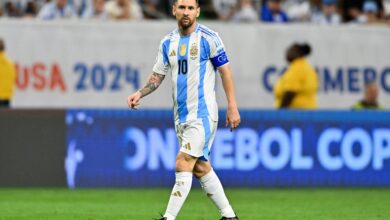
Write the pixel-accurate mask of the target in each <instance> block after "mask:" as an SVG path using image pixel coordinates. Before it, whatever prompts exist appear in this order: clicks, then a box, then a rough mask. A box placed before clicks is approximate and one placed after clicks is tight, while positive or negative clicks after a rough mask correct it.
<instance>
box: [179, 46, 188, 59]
mask: <svg viewBox="0 0 390 220" xmlns="http://www.w3.org/2000/svg"><path fill="white" fill-rule="evenodd" d="M179 53H180V56H185V55H186V53H187V45H186V44H181V45H180V51H179Z"/></svg>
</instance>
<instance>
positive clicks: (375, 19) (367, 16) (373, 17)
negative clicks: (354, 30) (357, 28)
mask: <svg viewBox="0 0 390 220" xmlns="http://www.w3.org/2000/svg"><path fill="white" fill-rule="evenodd" d="M378 11H379V7H378V5H377V4H376V2H374V1H365V2H364V4H363V14H361V15H360V16H359V17H358V19H357V20H356V22H358V23H363V24H373V23H381V22H382V21H383V20H382V19H380V18H379V16H378V15H379V14H378Z"/></svg>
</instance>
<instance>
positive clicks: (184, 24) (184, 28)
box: [179, 18, 194, 30]
mask: <svg viewBox="0 0 390 220" xmlns="http://www.w3.org/2000/svg"><path fill="white" fill-rule="evenodd" d="M193 23H194V21H193V20H191V19H190V18H188V23H184V18H182V19H181V20H180V21H179V25H180V27H181V28H182V29H183V30H186V29H188V28H189V27H191V26H192V24H193Z"/></svg>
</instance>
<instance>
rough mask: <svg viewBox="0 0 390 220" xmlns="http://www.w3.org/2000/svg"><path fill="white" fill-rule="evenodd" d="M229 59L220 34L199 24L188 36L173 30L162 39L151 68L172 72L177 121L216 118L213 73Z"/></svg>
mask: <svg viewBox="0 0 390 220" xmlns="http://www.w3.org/2000/svg"><path fill="white" fill-rule="evenodd" d="M228 62H229V61H228V58H227V56H226V53H225V48H224V45H223V43H222V41H221V38H220V37H219V36H218V34H217V33H216V32H214V31H212V30H210V29H209V28H207V27H205V26H203V25H201V24H197V26H196V28H195V31H194V32H193V33H192V34H191V35H189V36H180V34H179V31H178V30H175V31H173V32H171V33H170V34H168V35H167V36H166V37H165V38H164V39H163V40H162V41H161V44H160V47H159V52H158V55H157V59H156V64H155V65H154V67H153V72H155V73H158V74H162V75H166V74H167V73H169V72H171V75H172V85H173V86H172V87H173V88H172V89H173V103H174V113H175V122H176V123H184V122H187V121H191V120H196V119H198V118H204V117H211V119H213V120H215V121H217V120H218V106H217V101H216V96H215V75H216V72H217V68H218V67H220V66H223V65H225V64H227V63H228Z"/></svg>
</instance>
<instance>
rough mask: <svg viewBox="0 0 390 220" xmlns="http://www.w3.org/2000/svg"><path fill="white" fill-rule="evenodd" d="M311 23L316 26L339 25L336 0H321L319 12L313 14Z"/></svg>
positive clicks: (339, 18)
mask: <svg viewBox="0 0 390 220" xmlns="http://www.w3.org/2000/svg"><path fill="white" fill-rule="evenodd" d="M311 21H312V22H313V23H316V24H340V23H341V17H340V15H339V14H338V12H337V5H336V0H322V5H321V11H319V12H314V13H313V15H312V18H311Z"/></svg>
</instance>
